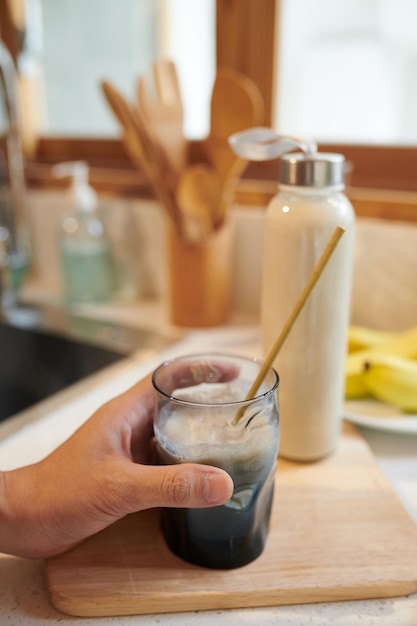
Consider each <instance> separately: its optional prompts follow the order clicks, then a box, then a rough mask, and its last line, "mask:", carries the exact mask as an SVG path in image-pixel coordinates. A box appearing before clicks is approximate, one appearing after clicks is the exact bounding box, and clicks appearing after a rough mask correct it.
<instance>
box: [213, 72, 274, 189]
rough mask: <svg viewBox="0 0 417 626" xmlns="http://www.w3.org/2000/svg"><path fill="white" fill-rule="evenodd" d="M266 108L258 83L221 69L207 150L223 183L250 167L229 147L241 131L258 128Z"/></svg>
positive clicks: (214, 90) (215, 92)
mask: <svg viewBox="0 0 417 626" xmlns="http://www.w3.org/2000/svg"><path fill="white" fill-rule="evenodd" d="M263 114H264V106H263V99H262V95H261V93H260V91H259V89H258V87H257V86H256V85H255V83H254V82H253V81H252V80H251V79H250V78H248V77H247V76H243V75H242V74H239V73H238V72H236V71H234V70H232V69H229V68H219V70H218V71H217V75H216V80H215V82H214V86H213V92H212V97H211V109H210V133H209V136H208V137H207V139H206V141H205V148H206V150H207V153H208V155H209V158H210V161H211V162H212V164H213V166H214V167H215V169H216V170H217V171H218V173H219V176H220V178H221V180H222V181H223V180H225V178H226V177H227V176H228V175H229V173H230V171H231V168H232V167H233V168H234V170H235V172H234V173H235V174H236V173H237V171H239V169H241V168H242V167H244V166H245V165H246V161H245V160H243V159H242V160H240V163H239V166H240V167H239V166H238V157H236V155H235V154H234V153H233V152H232V150H231V149H230V146H229V144H228V139H229V137H230V135H233V134H234V133H236V132H237V131H239V130H244V129H247V128H251V127H252V126H258V125H259V124H261V122H262V118H263Z"/></svg>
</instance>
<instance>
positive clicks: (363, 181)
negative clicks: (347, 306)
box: [0, 0, 417, 327]
mask: <svg viewBox="0 0 417 626" xmlns="http://www.w3.org/2000/svg"><path fill="white" fill-rule="evenodd" d="M416 24H417V3H416V2H415V0H256V1H255V0H199V1H198V2H195V0H118V2H114V1H113V0H0V35H1V38H2V40H3V42H4V43H5V44H6V46H7V48H8V49H9V51H10V53H11V56H12V58H13V61H14V63H15V66H16V69H17V73H18V103H17V106H18V113H19V120H20V122H19V132H20V137H21V140H22V146H23V154H24V162H25V176H26V187H27V189H26V192H27V220H28V223H29V227H30V228H29V230H30V240H31V255H32V261H31V269H30V272H29V273H28V277H27V280H26V281H25V284H24V288H23V292H24V293H26V296H27V297H29V298H34V297H38V298H44V299H46V300H48V299H49V300H54V301H57V300H59V299H60V298H62V274H61V271H60V264H59V259H58V253H57V237H58V229H59V224H60V221H61V220H62V215H63V213H64V212H65V211H67V210H68V209H69V208H71V206H70V201H69V199H68V196H67V195H65V194H64V193H63V192H64V191H65V190H66V189H67V187H68V180H66V181H64V180H60V179H57V178H56V177H55V176H53V175H52V173H51V168H52V166H53V165H54V164H56V163H59V162H64V161H75V160H83V161H85V162H87V163H88V164H89V166H90V172H89V174H90V181H91V184H92V186H93V187H94V189H95V190H96V191H97V193H98V195H99V204H100V207H103V212H102V215H103V219H104V220H105V221H106V224H107V225H108V229H109V232H110V234H111V239H112V245H113V246H114V250H115V256H116V261H117V263H118V267H119V269H120V275H121V276H122V277H121V278H120V276H119V286H118V291H117V290H116V292H115V297H114V299H115V301H122V302H137V301H138V300H140V299H141V298H155V297H161V296H162V297H163V295H164V292H165V290H166V277H165V274H166V269H165V264H164V263H165V261H164V255H165V245H164V237H165V235H164V232H165V231H164V228H165V224H164V220H163V216H162V215H161V212H160V211H158V206H157V202H156V200H155V197H154V193H153V191H152V188H151V187H150V185H149V182H148V180H147V177H146V175H145V173H144V172H140V171H138V170H137V168H136V167H135V166H134V165H133V164H132V162H131V160H130V159H129V156H128V155H127V153H126V150H125V149H124V147H123V145H122V143H121V141H120V128H119V126H118V124H117V122H116V120H115V117H114V116H113V115H112V114H111V111H110V110H109V107H108V106H107V105H106V102H105V100H104V98H103V94H102V92H101V90H100V82H101V81H102V80H103V79H107V80H110V81H112V82H113V83H114V84H115V85H117V86H118V87H119V88H120V90H121V91H122V92H123V93H124V94H126V95H127V96H128V97H130V98H132V99H133V98H134V97H135V85H136V81H137V79H138V77H139V76H141V75H146V74H147V73H148V72H149V70H150V68H151V66H152V64H153V63H154V62H155V60H157V59H167V58H168V59H171V60H173V61H174V63H175V65H176V68H177V72H178V78H179V82H180V88H181V95H182V99H183V106H184V133H185V135H186V137H187V139H188V140H189V160H190V162H191V163H192V162H198V161H199V160H200V159H201V158H202V151H201V141H202V140H204V138H205V137H206V136H207V133H208V132H209V125H210V97H211V92H212V88H213V82H214V80H215V76H216V69H217V67H223V66H227V67H231V68H233V69H235V70H237V71H239V72H241V73H242V74H245V75H246V76H248V77H249V78H251V79H252V80H253V81H254V82H255V84H256V85H257V86H258V88H259V89H260V92H261V94H262V96H263V99H264V104H265V119H264V125H268V126H273V127H274V128H276V129H277V130H278V131H279V132H283V133H290V134H295V135H306V136H310V137H313V138H314V139H316V140H317V141H318V142H319V145H320V148H321V149H329V150H332V151H340V152H343V153H344V154H345V156H346V158H347V161H348V195H349V197H350V198H351V200H352V202H353V204H354V206H355V209H356V212H357V215H358V217H359V218H360V223H359V228H358V240H357V259H356V264H357V268H358V270H357V273H359V272H360V273H361V275H363V276H362V277H361V278H362V280H361V282H360V284H359V282H358V281H356V283H355V286H354V288H355V290H356V291H355V294H356V297H355V298H354V302H353V317H354V319H355V321H357V322H360V323H368V324H369V323H374V321H373V320H372V319H371V318H375V316H376V312H377V305H376V304H375V310H373V309H372V305H369V302H368V303H367V305H368V306H367V307H363V306H361V302H362V301H363V297H364V296H366V294H368V293H369V289H370V287H372V288H373V287H374V286H375V284H376V283H381V282H382V281H385V286H384V289H385V291H384V295H383V297H382V302H383V306H384V307H388V308H389V302H392V301H393V298H394V297H395V298H397V299H398V298H399V297H400V296H399V295H398V294H397V291H398V285H399V280H400V282H401V285H400V287H401V289H402V292H404V293H406V294H407V295H402V296H401V302H402V303H403V309H404V315H403V317H401V316H400V319H399V318H398V315H397V316H396V318H395V320H396V321H395V324H396V325H397V326H402V327H405V326H408V325H410V320H411V319H414V320H415V317H416V314H417V301H416V299H415V298H414V297H413V298H412V299H411V296H410V293H411V292H410V290H411V291H412V292H414V291H416V292H417V289H416V287H417V285H416V284H415V275H417V272H416V271H415V270H416V266H417V252H415V250H417V245H416V242H417V239H416V235H415V231H414V228H415V225H414V224H413V222H416V221H417V115H416V111H417V80H416V79H417V37H416V28H417V27H416ZM1 106H2V109H1V111H0V117H1V122H0V123H1V128H2V129H6V128H7V126H8V124H9V121H8V112H7V109H6V107H5V105H4V98H3V99H2V103H1ZM2 132H3V130H2ZM277 168H278V164H277V163H276V162H270V163H262V164H250V165H249V166H248V167H247V169H246V171H245V172H244V174H243V175H242V177H241V179H240V180H239V181H237V183H236V187H235V190H234V191H235V192H234V203H233V212H234V217H235V221H236V234H235V239H236V241H235V280H234V294H233V298H234V307H235V308H236V309H239V310H242V311H246V312H248V313H249V314H253V315H257V313H258V309H257V307H258V303H259V298H258V297H256V294H257V291H258V289H259V278H260V257H261V248H262V210H263V208H264V207H265V206H266V204H267V203H268V200H269V198H270V197H271V195H272V194H273V193H274V192H275V189H276V183H275V181H276V179H277ZM404 242H406V244H407V245H405V243H404ZM393 246H395V251H396V252H395V255H393V256H392V258H390V259H388V258H387V254H386V250H387V247H388V248H390V250H391V251H393ZM397 249H398V251H397ZM248 250H250V255H248ZM404 255H405V256H406V261H407V267H410V271H409V273H408V272H407V271H405V270H404V258H403V257H404ZM364 262H366V265H367V269H366V272H365V273H364V272H363V263H364ZM359 268H360V269H359ZM393 268H394V270H395V271H394V272H393ZM387 272H388V274H387ZM384 276H385V278H383V277H384ZM398 277H400V278H398ZM394 294H395V296H394ZM376 300H377V301H378V306H381V303H380V301H379V300H378V298H376ZM387 303H388V304H387ZM355 307H356V308H355ZM365 308H366V310H365ZM393 319H394V314H393V315H392V316H390V314H389V311H388V313H387V316H386V317H385V321H384V323H385V324H386V325H388V326H389V325H390V324H391V323H392V320H393Z"/></svg>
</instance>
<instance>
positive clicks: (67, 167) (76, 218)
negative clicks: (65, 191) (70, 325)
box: [53, 161, 114, 304]
mask: <svg viewBox="0 0 417 626" xmlns="http://www.w3.org/2000/svg"><path fill="white" fill-rule="evenodd" d="M53 170H54V174H55V175H56V176H59V177H64V176H71V177H72V187H71V191H70V193H71V194H72V196H73V199H74V205H75V210H73V211H71V212H68V213H66V214H65V215H64V217H63V220H62V223H61V232H60V237H59V252H60V259H61V269H62V277H63V282H64V292H65V298H66V300H67V302H68V303H69V304H77V303H82V302H105V301H107V300H109V299H110V298H111V297H112V294H113V288H114V270H113V263H112V255H111V247H110V243H109V240H108V238H107V235H106V231H105V228H104V224H103V222H102V220H101V218H100V216H99V212H98V208H97V196H96V193H95V191H94V189H93V188H92V187H91V186H90V185H89V184H88V174H89V171H88V165H87V164H86V163H84V162H83V161H75V162H71V163H59V164H58V165H56V166H54V168H53Z"/></svg>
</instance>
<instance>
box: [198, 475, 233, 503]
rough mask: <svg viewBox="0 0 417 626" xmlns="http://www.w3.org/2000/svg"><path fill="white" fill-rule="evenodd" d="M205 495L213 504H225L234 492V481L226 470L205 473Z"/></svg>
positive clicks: (207, 500)
mask: <svg viewBox="0 0 417 626" xmlns="http://www.w3.org/2000/svg"><path fill="white" fill-rule="evenodd" d="M205 483H206V484H205V490H204V495H205V498H206V502H207V504H210V505H211V506H215V505H219V504H224V503H225V502H227V501H228V500H229V498H230V497H231V495H232V493H233V481H232V479H231V478H230V476H229V475H228V474H226V472H221V473H220V472H212V473H207V474H206V475H205Z"/></svg>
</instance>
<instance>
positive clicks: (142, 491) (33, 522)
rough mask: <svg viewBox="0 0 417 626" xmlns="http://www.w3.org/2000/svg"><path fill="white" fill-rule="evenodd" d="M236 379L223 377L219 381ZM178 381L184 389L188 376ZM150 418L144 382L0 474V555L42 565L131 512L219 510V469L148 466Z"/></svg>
mask: <svg viewBox="0 0 417 626" xmlns="http://www.w3.org/2000/svg"><path fill="white" fill-rule="evenodd" d="M235 374H236V372H233V371H224V373H223V380H229V379H231V378H234V376H235ZM181 376H182V380H181V385H182V386H184V385H186V384H187V376H184V372H181ZM208 382H210V381H208ZM153 413H154V396H153V388H152V385H151V380H150V376H148V377H147V378H145V379H143V380H142V381H140V382H139V383H138V384H136V385H135V386H134V387H132V388H131V389H129V390H128V391H127V392H125V393H123V394H122V395H120V396H118V397H117V398H115V399H113V400H111V401H110V402H108V403H106V404H105V405H103V406H102V407H101V408H100V409H98V411H97V412H96V413H95V414H94V415H93V416H92V417H91V418H90V419H89V420H88V421H87V422H86V423H85V424H84V425H83V426H81V428H80V429H79V430H77V431H76V432H75V433H74V434H73V435H72V437H70V438H69V439H68V440H67V441H66V442H64V443H63V444H62V445H61V446H60V447H59V448H57V449H56V450H55V451H54V452H52V453H51V454H50V455H49V456H48V457H47V458H45V459H44V460H42V461H40V462H38V463H35V464H33V465H29V466H26V467H22V468H19V469H16V470H13V471H8V472H3V473H0V551H3V552H7V553H11V554H15V555H19V556H24V557H29V558H35V557H38V558H40V557H41V558H44V557H48V556H52V555H55V554H58V553H60V552H63V551H65V550H67V549H69V548H71V547H73V546H74V545H76V544H77V543H79V542H80V541H82V540H83V539H85V538H86V537H88V536H90V535H92V534H94V533H96V532H98V531H100V530H102V529H103V528H105V527H106V526H108V525H110V524H111V523H113V522H114V521H116V520H118V519H120V518H121V517H123V516H125V515H127V514H129V513H133V512H135V511H140V510H143V509H148V508H153V507H191V508H203V507H209V506H215V505H220V504H223V503H224V502H226V501H227V500H228V499H229V498H230V497H231V495H232V491H233V483H232V479H231V478H230V476H229V475H228V474H227V473H226V472H224V471H223V470H221V469H218V468H215V467H211V466H205V465H197V464H190V463H187V464H185V463H184V464H181V465H168V466H156V465H151V463H152V462H153V458H154V457H153V452H154V445H153V444H154V440H153Z"/></svg>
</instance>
